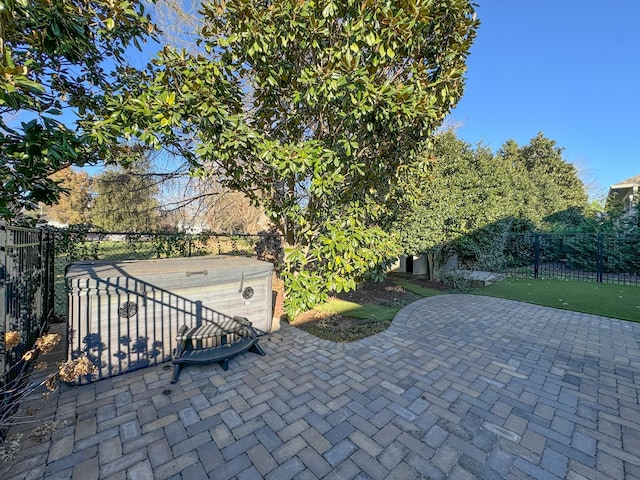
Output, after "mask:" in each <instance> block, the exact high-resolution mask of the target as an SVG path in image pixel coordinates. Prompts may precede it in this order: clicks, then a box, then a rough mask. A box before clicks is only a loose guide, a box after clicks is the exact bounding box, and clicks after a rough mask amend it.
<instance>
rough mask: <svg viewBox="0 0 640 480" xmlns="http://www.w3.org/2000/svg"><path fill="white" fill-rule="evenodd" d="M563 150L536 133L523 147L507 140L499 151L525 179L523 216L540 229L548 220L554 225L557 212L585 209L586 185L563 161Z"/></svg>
mask: <svg viewBox="0 0 640 480" xmlns="http://www.w3.org/2000/svg"><path fill="white" fill-rule="evenodd" d="M562 151H563V148H560V147H557V146H556V142H555V140H551V139H548V138H546V137H545V136H544V135H543V134H542V133H538V135H536V136H535V137H534V138H532V139H531V141H530V142H529V143H528V144H527V145H525V146H524V147H518V146H517V144H516V142H514V141H513V140H509V141H507V142H506V143H505V145H504V146H503V147H502V149H501V150H500V151H499V152H498V156H501V157H504V159H505V160H506V161H508V162H510V163H513V164H514V166H515V167H516V169H520V171H521V172H522V173H524V175H525V176H526V177H527V179H528V181H527V184H526V185H523V186H522V191H523V192H526V193H527V197H526V198H525V199H524V205H525V208H526V216H527V217H528V218H530V219H531V220H533V221H534V222H535V223H536V224H537V225H539V226H541V225H542V223H543V222H544V221H545V219H548V218H550V219H551V222H552V223H553V218H554V217H552V216H553V215H557V214H558V213H559V212H563V211H565V210H568V209H571V208H577V209H584V208H585V207H586V206H587V200H588V198H587V193H586V189H585V185H584V183H583V182H582V180H580V178H579V177H578V172H577V170H576V168H575V167H574V166H573V165H572V164H571V163H568V162H566V161H565V160H564V159H563V158H562ZM555 218H556V219H557V218H558V217H557V216H556V217H555ZM569 221H570V220H569Z"/></svg>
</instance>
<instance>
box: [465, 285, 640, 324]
mask: <svg viewBox="0 0 640 480" xmlns="http://www.w3.org/2000/svg"><path fill="white" fill-rule="evenodd" d="M471 293H473V294H474V295H486V296H490V297H499V298H507V299H510V300H518V301H521V302H527V303H533V304H536V305H544V306H547V307H554V308H561V309H564V310H572V311H574V312H583V313H592V314H594V315H603V316H605V317H612V318H620V319H622V320H631V321H634V322H640V287H637V286H629V285H611V284H606V283H592V282H577V281H567V280H552V279H526V278H506V279H505V280H503V281H501V282H498V283H494V284H493V285H489V286H488V287H484V288H477V289H475V290H473V292H471Z"/></svg>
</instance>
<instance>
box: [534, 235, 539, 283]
mask: <svg viewBox="0 0 640 480" xmlns="http://www.w3.org/2000/svg"><path fill="white" fill-rule="evenodd" d="M533 246H534V259H533V262H534V263H533V278H538V269H539V268H540V234H538V233H536V234H535V235H534V236H533Z"/></svg>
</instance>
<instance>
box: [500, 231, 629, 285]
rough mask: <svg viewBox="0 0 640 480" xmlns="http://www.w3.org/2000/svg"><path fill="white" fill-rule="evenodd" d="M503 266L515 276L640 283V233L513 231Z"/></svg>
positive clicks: (505, 271) (505, 270) (503, 270)
mask: <svg viewBox="0 0 640 480" xmlns="http://www.w3.org/2000/svg"><path fill="white" fill-rule="evenodd" d="M499 269H501V270H502V272H503V273H507V274H508V275H511V276H523V277H533V278H538V277H545V278H563V279H569V280H586V281H594V282H600V283H618V284H626V285H640V234H604V233H534V234H522V235H513V236H511V237H510V238H509V239H508V241H507V242H506V244H505V249H504V255H503V258H502V265H501V266H500V268H499Z"/></svg>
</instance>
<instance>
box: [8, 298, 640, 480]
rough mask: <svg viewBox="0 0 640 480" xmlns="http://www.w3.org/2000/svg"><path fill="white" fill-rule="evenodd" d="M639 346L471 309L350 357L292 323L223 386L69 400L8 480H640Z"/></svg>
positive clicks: (629, 337)
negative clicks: (47, 435)
mask: <svg viewBox="0 0 640 480" xmlns="http://www.w3.org/2000/svg"><path fill="white" fill-rule="evenodd" d="M639 316H640V312H639ZM639 340H640V324H634V323H629V322H622V321H618V320H611V319H608V318H603V317H597V316H592V315H585V314H580V313H573V312H567V311H561V310H555V309H551V308H546V307H539V306H534V305H528V304H524V303H519V302H513V301H509V300H502V299H495V298H488V297H478V296H470V295H443V296H438V297H432V298H426V299H423V300H420V301H418V302H415V303H413V304H411V305H409V306H408V307H406V308H404V309H403V310H402V311H401V312H400V313H399V314H398V316H397V317H396V319H395V320H394V322H393V324H392V326H391V327H390V328H389V329H388V330H387V331H385V332H384V333H382V334H379V335H376V336H374V337H370V338H367V339H364V340H361V341H358V342H354V343H349V344H336V343H332V342H327V341H323V340H319V339H317V338H315V337H313V336H311V335H309V334H307V333H305V332H302V331H300V330H298V329H296V328H293V327H290V326H286V325H285V326H283V328H282V330H280V331H278V332H275V333H273V334H271V335H269V336H268V337H265V338H262V339H261V340H260V344H261V345H262V347H263V348H264V350H265V351H266V352H267V356H265V357H260V356H257V355H252V354H246V355H242V356H240V357H236V358H234V359H233V360H232V361H231V362H230V364H229V365H230V368H229V370H228V371H227V372H224V371H222V369H221V368H220V367H219V366H217V365H210V366H203V367H186V368H185V369H184V371H183V372H182V375H181V377H180V381H179V383H178V384H176V385H171V384H170V383H169V380H170V376H171V371H170V369H169V365H165V366H159V367H152V368H147V369H143V370H140V371H138V372H135V373H130V374H126V375H123V376H120V377H116V378H113V379H109V380H104V381H101V382H97V383H95V384H92V385H87V386H82V387H75V388H74V387H65V388H63V390H62V391H61V392H60V394H58V395H56V396H55V397H54V398H53V399H52V401H51V403H50V404H48V405H47V406H46V407H45V408H44V409H43V411H42V413H47V412H53V411H56V412H57V413H58V416H59V418H65V419H66V420H67V422H68V424H67V426H66V427H64V428H62V429H61V430H59V431H58V432H56V433H55V434H54V435H53V438H52V439H51V440H50V441H48V442H45V443H40V444H35V443H33V442H32V443H27V444H25V447H26V448H25V449H24V450H23V451H22V453H21V456H20V459H19V461H18V463H17V464H16V465H15V466H14V467H13V468H12V470H11V473H10V474H9V478H28V479H71V478H73V479H82V480H86V479H93V478H100V479H114V480H115V479H122V480H124V479H206V478H212V479H216V480H225V479H231V478H237V479H262V478H265V479H269V480H272V479H273V480H286V479H293V478H297V479H316V478H318V479H319V478H326V479H330V478H335V479H351V478H359V479H369V478H372V479H402V480H406V479H413V478H429V479H440V478H452V479H471V478H481V479H494V478H495V479H498V478H508V479H523V478H534V479H564V478H567V479H573V480H578V479H590V480H593V479H623V478H627V479H633V478H640V408H639V406H638V390H639V386H640V368H639V367H640V345H639V343H638V341H639Z"/></svg>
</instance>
